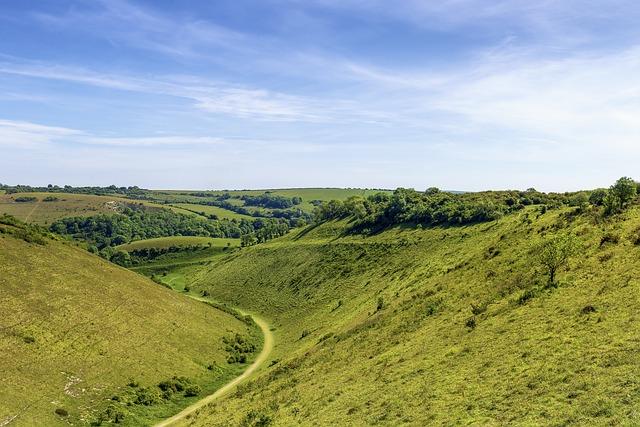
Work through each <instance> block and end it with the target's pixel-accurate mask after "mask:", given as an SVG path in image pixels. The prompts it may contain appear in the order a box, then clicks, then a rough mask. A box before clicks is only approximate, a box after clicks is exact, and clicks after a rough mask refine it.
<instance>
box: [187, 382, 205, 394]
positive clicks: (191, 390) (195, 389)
mask: <svg viewBox="0 0 640 427" xmlns="http://www.w3.org/2000/svg"><path fill="white" fill-rule="evenodd" d="M200 393H202V388H201V387H200V386H199V385H197V384H191V385H189V386H187V388H186V389H185V390H184V395H185V396H186V397H193V396H197V395H199V394H200Z"/></svg>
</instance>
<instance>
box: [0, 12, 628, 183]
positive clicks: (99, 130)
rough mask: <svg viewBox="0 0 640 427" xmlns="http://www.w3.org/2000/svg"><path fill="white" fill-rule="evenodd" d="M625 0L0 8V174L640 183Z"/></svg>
mask: <svg viewBox="0 0 640 427" xmlns="http://www.w3.org/2000/svg"><path fill="white" fill-rule="evenodd" d="M638 22H640V2H637V1H636V0H598V1H596V0H555V1H554V0H538V1H530V0H439V1H435V0H433V1H431V0H398V1H394V2H390V1H383V0H260V1H257V0H256V1H253V0H216V1H209V0H185V1H180V2H175V1H168V0H39V1H14V2H12V1H5V2H2V3H0V182H1V183H5V184H30V185H47V184H49V183H51V184H58V185H65V184H69V185H111V184H115V185H119V186H129V185H138V186H140V187H145V188H163V189H242V188H289V187H365V188H396V187H410V188H415V189H418V190H422V189H425V188H428V187H433V186H436V187H439V188H443V189H450V190H466V191H475V190H486V189H526V188H529V187H535V188H536V189H539V190H544V191H570V190H578V189H588V188H596V187H603V186H608V185H609V184H611V183H612V182H613V181H614V180H615V179H616V178H618V177H620V176H632V177H635V178H639V179H640V174H639V173H638V165H640V26H639V25H637V23H638Z"/></svg>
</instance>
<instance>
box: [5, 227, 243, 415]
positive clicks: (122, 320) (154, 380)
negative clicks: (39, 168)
mask: <svg viewBox="0 0 640 427" xmlns="http://www.w3.org/2000/svg"><path fill="white" fill-rule="evenodd" d="M10 227H11V226H7V225H5V226H3V230H4V232H2V233H0V283H1V286H0V311H1V312H2V313H11V315H10V316H0V366H2V376H1V378H0V424H2V423H3V422H7V421H8V420H11V422H12V423H11V425H18V426H19V425H58V424H59V425H66V424H68V422H72V423H73V424H78V423H80V424H86V423H88V422H89V421H90V420H91V419H95V418H96V417H97V415H98V414H100V413H101V412H102V411H103V410H104V409H105V406H107V405H108V404H109V401H108V400H106V399H107V398H111V397H112V396H114V395H119V394H122V393H126V392H127V390H133V389H130V388H129V387H128V386H127V384H128V383H129V382H130V381H131V379H134V380H135V381H136V382H138V383H139V384H140V385H141V387H142V386H144V387H151V388H153V387H155V385H156V384H158V383H159V382H160V381H163V380H167V379H169V378H171V377H172V376H174V375H178V376H186V377H188V378H190V379H191V380H192V381H193V382H194V384H197V385H198V386H200V387H201V389H202V394H204V393H207V392H211V391H213V390H215V389H216V388H218V387H219V386H220V385H221V384H223V383H225V382H226V381H227V380H228V379H229V378H231V377H234V376H236V375H237V374H238V373H239V372H240V371H241V370H242V369H243V365H237V364H234V365H228V364H227V363H226V358H227V356H228V355H227V352H226V351H225V345H224V343H223V342H222V338H223V336H226V335H227V334H229V333H236V332H237V333H241V334H247V335H249V334H252V333H253V330H254V329H255V328H253V327H252V328H249V327H248V325H247V324H246V323H244V322H242V321H241V320H239V319H237V318H236V317H234V316H232V315H230V314H228V313H226V312H222V311H219V310H216V309H214V308H212V307H209V306H207V305H205V304H203V303H200V302H197V301H194V300H191V299H188V298H185V297H183V296H181V295H178V294H176V293H174V292H172V291H170V290H168V289H165V288H163V287H161V286H158V285H156V284H154V283H152V282H150V281H149V280H147V279H145V278H143V277H142V276H139V275H137V274H135V273H132V272H130V271H127V270H125V269H122V268H120V267H117V266H115V265H113V264H110V263H108V262H106V261H103V260H102V259H100V258H98V257H96V256H93V255H90V254H88V253H87V252H86V251H84V250H81V249H78V248H75V247H72V246H70V245H68V244H63V243H61V242H57V241H54V240H50V239H47V241H46V242H45V244H44V245H43V244H35V243H28V242H27V241H25V240H22V239H18V238H15V237H14V234H15V235H16V236H18V235H19V234H18V233H14V234H9V232H10V230H9V228H10ZM210 365H214V366H216V369H214V370H210V369H208V366H210ZM194 399H197V397H190V398H184V397H179V395H175V396H174V398H172V399H171V400H170V401H167V402H166V403H164V404H158V405H153V406H144V405H142V406H138V405H134V406H133V407H128V406H118V407H121V408H122V410H123V411H124V413H126V416H125V419H124V421H123V422H124V424H125V425H147V424H149V423H151V422H152V420H157V419H161V418H164V417H166V416H169V415H171V414H173V413H175V412H177V411H178V410H179V409H180V408H182V407H184V406H186V405H187V404H188V403H190V402H193V401H194ZM115 405H118V404H117V403H115ZM56 410H58V411H59V412H61V413H62V414H64V413H65V412H66V413H68V415H66V416H61V415H57V414H56V413H55V411H56Z"/></svg>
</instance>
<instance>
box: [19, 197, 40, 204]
mask: <svg viewBox="0 0 640 427" xmlns="http://www.w3.org/2000/svg"><path fill="white" fill-rule="evenodd" d="M14 201H16V202H18V203H31V202H37V201H38V198H37V197H33V196H20V197H16V198H15V199H14Z"/></svg>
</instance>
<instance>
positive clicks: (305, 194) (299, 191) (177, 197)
mask: <svg viewBox="0 0 640 427" xmlns="http://www.w3.org/2000/svg"><path fill="white" fill-rule="evenodd" d="M197 191H199V190H156V191H153V192H152V197H154V198H155V199H156V200H157V201H167V202H170V203H172V204H175V205H176V206H181V203H178V202H185V201H186V202H198V201H212V200H214V199H213V198H207V197H196V196H192V195H190V193H194V192H197ZM200 191H204V192H206V193H210V194H211V195H213V196H216V195H221V194H224V193H229V194H230V195H231V198H230V199H228V200H227V201H228V202H229V203H231V204H233V205H236V206H244V202H243V201H242V200H240V197H241V196H243V195H259V194H263V193H265V192H267V191H268V192H271V193H273V194H274V195H278V196H284V197H295V196H299V197H302V203H301V204H300V206H299V207H300V208H301V209H303V210H304V211H306V212H312V211H313V208H314V206H313V204H311V202H312V201H314V200H321V201H329V200H346V199H348V198H349V197H352V196H363V197H366V196H369V195H371V194H375V193H380V192H390V191H389V190H375V189H360V188H284V189H271V190H269V189H266V190H229V191H227V190H211V191H209V190H200ZM187 206H188V209H191V203H187ZM187 206H185V207H187ZM196 206H198V207H197V208H195V207H194V208H193V210H196V211H202V210H204V209H203V208H206V206H203V205H196ZM205 212H207V211H205ZM219 212H220V213H221V214H225V212H229V211H227V210H225V209H222V210H221V211H219ZM207 213H209V212H207ZM211 213H215V214H216V215H218V213H216V212H213V211H212V212H211ZM227 215H229V214H227ZM219 216H220V217H221V218H222V216H221V215H219ZM230 218H233V217H230Z"/></svg>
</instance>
